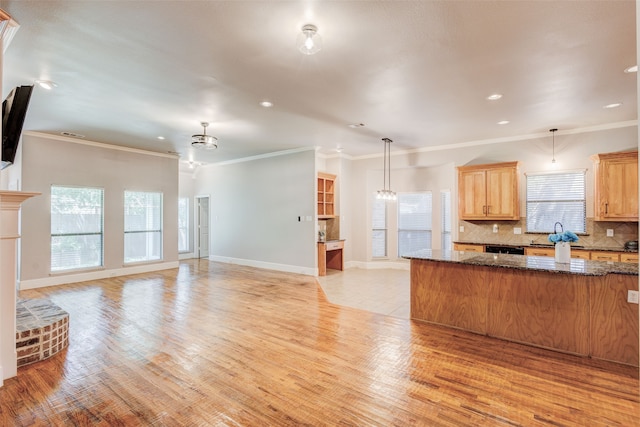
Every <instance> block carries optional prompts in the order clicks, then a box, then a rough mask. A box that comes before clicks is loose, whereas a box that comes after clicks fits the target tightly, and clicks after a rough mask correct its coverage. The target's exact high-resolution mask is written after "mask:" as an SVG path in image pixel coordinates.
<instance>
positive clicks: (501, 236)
mask: <svg viewBox="0 0 640 427" xmlns="http://www.w3.org/2000/svg"><path fill="white" fill-rule="evenodd" d="M458 225H459V227H464V231H459V233H458V239H457V241H461V242H474V243H490V244H503V245H528V244H531V243H549V241H548V240H547V237H548V236H549V233H526V229H527V224H526V218H521V219H520V221H459V223H458ZM494 225H497V227H498V232H497V233H494V232H493V231H494ZM514 228H520V229H521V231H522V234H514V233H513V231H514ZM607 230H613V236H612V237H608V236H607ZM571 231H573V230H571ZM578 237H579V238H580V240H579V241H578V242H577V243H575V245H580V246H584V247H586V248H589V247H598V248H611V249H622V248H623V247H624V244H625V242H627V241H629V240H638V223H637V222H608V221H607V222H603V221H594V220H593V219H591V218H587V232H586V234H579V235H578Z"/></svg>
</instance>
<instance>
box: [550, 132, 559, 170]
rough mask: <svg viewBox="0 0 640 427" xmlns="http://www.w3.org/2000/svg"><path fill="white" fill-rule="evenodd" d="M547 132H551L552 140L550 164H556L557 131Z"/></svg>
mask: <svg viewBox="0 0 640 427" xmlns="http://www.w3.org/2000/svg"><path fill="white" fill-rule="evenodd" d="M549 132H551V138H552V140H551V141H552V144H553V145H552V150H553V154H552V155H551V163H555V162H556V132H558V129H555V128H554V129H549Z"/></svg>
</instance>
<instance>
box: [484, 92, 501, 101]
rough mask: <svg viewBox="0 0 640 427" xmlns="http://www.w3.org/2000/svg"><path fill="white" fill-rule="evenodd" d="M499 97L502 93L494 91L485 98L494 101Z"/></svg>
mask: <svg viewBox="0 0 640 427" xmlns="http://www.w3.org/2000/svg"><path fill="white" fill-rule="evenodd" d="M500 98H502V94H499V93H494V94H491V95H489V96H487V99H488V100H489V101H495V100H497V99H500Z"/></svg>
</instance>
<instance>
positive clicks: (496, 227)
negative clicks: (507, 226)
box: [493, 224, 498, 233]
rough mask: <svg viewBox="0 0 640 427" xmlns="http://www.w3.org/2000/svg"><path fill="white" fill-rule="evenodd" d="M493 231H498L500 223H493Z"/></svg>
mask: <svg viewBox="0 0 640 427" xmlns="http://www.w3.org/2000/svg"><path fill="white" fill-rule="evenodd" d="M493 232H494V233H497V232H498V224H493Z"/></svg>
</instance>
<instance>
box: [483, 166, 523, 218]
mask: <svg viewBox="0 0 640 427" xmlns="http://www.w3.org/2000/svg"><path fill="white" fill-rule="evenodd" d="M517 186H518V182H517V174H516V169H515V168H513V167H505V168H499V169H489V170H487V207H486V212H487V217H488V218H495V219H519V210H520V209H519V204H518V197H517V194H518V187H517Z"/></svg>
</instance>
